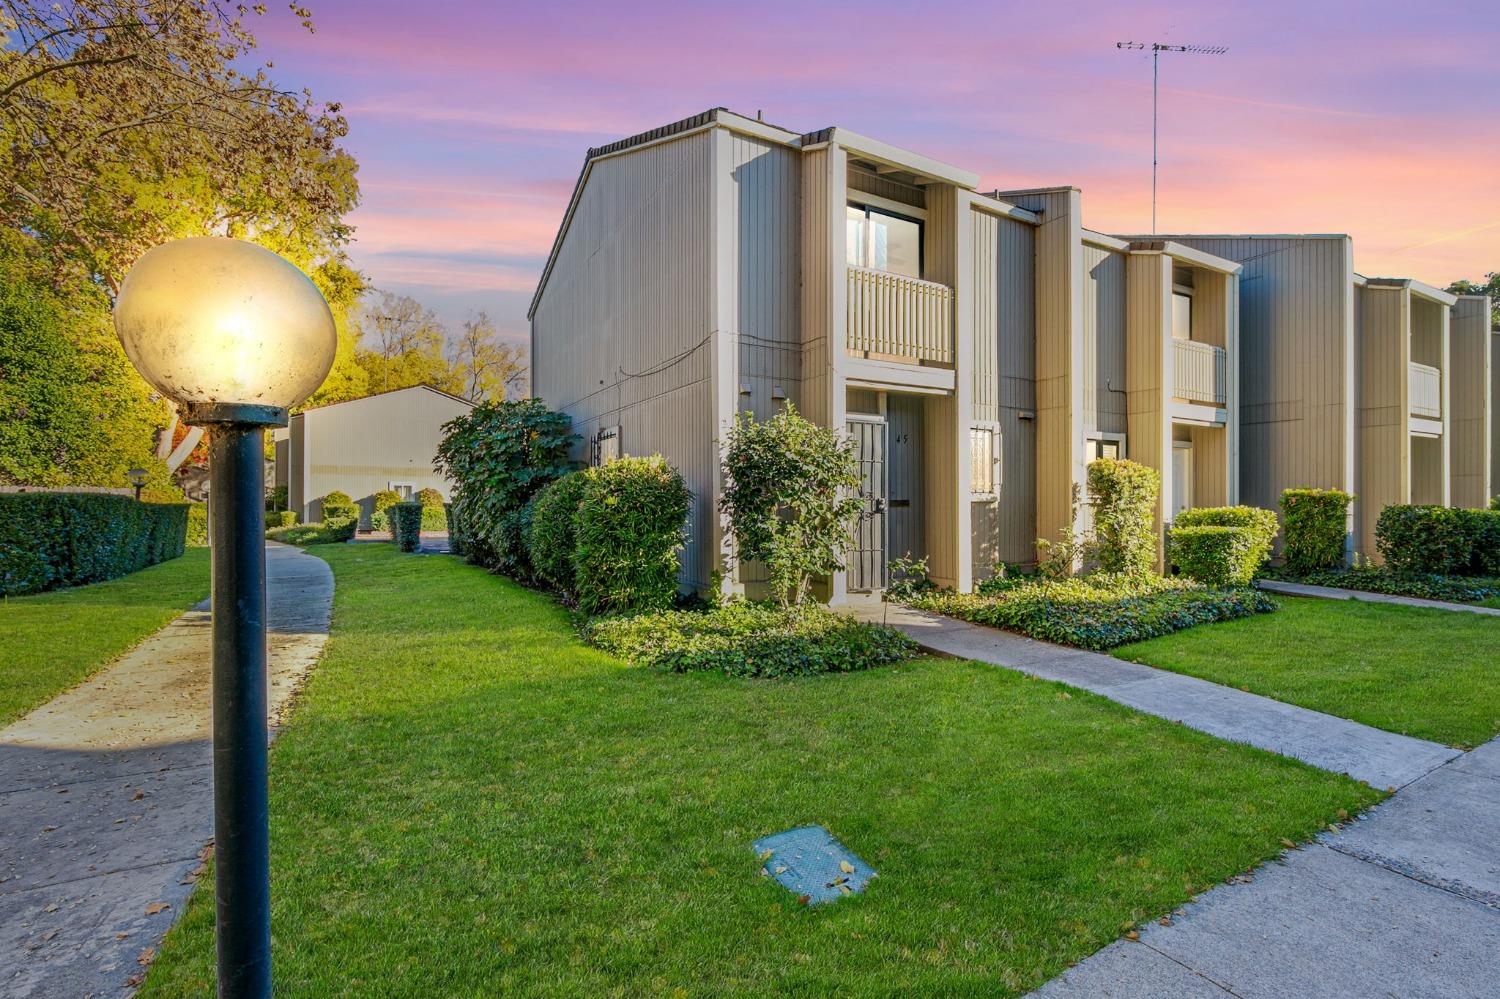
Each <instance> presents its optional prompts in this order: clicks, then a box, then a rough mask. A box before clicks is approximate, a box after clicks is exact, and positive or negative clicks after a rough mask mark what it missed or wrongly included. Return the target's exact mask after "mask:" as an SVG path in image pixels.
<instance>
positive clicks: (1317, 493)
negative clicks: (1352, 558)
mask: <svg viewBox="0 0 1500 999" xmlns="http://www.w3.org/2000/svg"><path fill="white" fill-rule="evenodd" d="M1352 502H1354V497H1353V495H1351V494H1349V493H1346V492H1344V491H1343V490H1340V489H1287V490H1284V491H1283V492H1282V494H1281V520H1282V525H1283V526H1282V532H1283V541H1284V544H1283V546H1282V555H1283V556H1285V558H1286V567H1287V569H1288V570H1289V571H1290V572H1292V573H1294V574H1301V573H1307V572H1318V571H1320V570H1323V569H1333V568H1337V567H1338V566H1341V565H1343V564H1344V542H1345V541H1346V540H1347V539H1348V537H1349V504H1350V503H1352Z"/></svg>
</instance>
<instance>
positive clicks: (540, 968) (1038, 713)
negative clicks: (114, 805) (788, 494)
mask: <svg viewBox="0 0 1500 999" xmlns="http://www.w3.org/2000/svg"><path fill="white" fill-rule="evenodd" d="M316 554H317V555H318V556H319V557H320V558H323V559H326V560H327V561H328V562H329V563H331V564H332V566H333V568H334V571H335V574H336V579H337V590H336V597H335V605H334V621H333V635H332V638H331V640H330V642H329V645H328V648H327V651H326V653H325V658H324V660H323V662H322V663H321V664H320V665H319V666H318V668H317V669H316V670H315V671H314V672H313V674H312V676H311V678H310V681H309V683H308V685H307V687H306V689H305V691H304V693H303V694H302V695H301V700H300V702H299V705H298V707H297V710H296V712H295V713H294V715H293V717H292V720H291V723H290V725H289V726H288V727H287V729H286V730H285V731H284V733H283V735H282V736H281V738H280V739H279V740H278V741H277V743H276V745H275V747H274V749H273V755H272V779H271V805H272V822H273V828H272V843H273V847H272V870H273V877H274V889H273V898H274V917H273V918H274V924H273V925H274V927H275V960H276V975H277V995H278V996H281V997H300V996H307V997H314V996H315V997H332V996H369V995H379V996H438V995H440V996H445V997H454V996H456V997H479V996H495V995H507V996H510V995H517V996H520V995H542V996H588V997H594V996H621V995H664V996H666V995H684V996H738V995H768V996H769V995H808V996H812V995H829V994H840V995H853V996H865V995H893V994H904V995H973V994H981V993H982V994H986V995H1017V994H1020V993H1023V992H1025V991H1027V990H1029V989H1031V988H1033V987H1035V986H1036V985H1038V984H1040V983H1041V982H1043V981H1045V980H1046V979H1048V978H1050V977H1051V976H1053V975H1055V974H1056V973H1058V972H1060V971H1062V970H1063V969H1064V968H1066V967H1067V966H1068V964H1069V963H1070V962H1073V961H1077V960H1079V959H1081V958H1082V957H1084V956H1085V955H1087V954H1089V953H1091V952H1093V951H1094V950H1097V949H1098V948H1099V947H1101V946H1103V945H1105V944H1107V943H1109V942H1110V941H1112V940H1114V939H1116V938H1117V937H1118V936H1119V934H1120V933H1121V932H1122V931H1123V930H1124V929H1125V928H1127V927H1129V926H1131V925H1133V924H1135V923H1138V922H1140V921H1144V920H1147V919H1151V918H1156V917H1158V916H1160V915H1162V914H1164V913H1167V912H1169V911H1170V910H1171V909H1172V908H1173V907H1174V906H1177V905H1179V904H1181V903H1182V902H1183V900H1185V899H1186V898H1188V897H1189V895H1190V894H1192V893H1194V892H1197V891H1201V890H1203V889H1204V888H1206V887H1207V886H1209V885H1212V884H1215V883H1217V882H1219V881H1221V880H1222V879H1224V878H1226V877H1229V876H1232V875H1234V874H1235V873H1237V872H1239V871H1242V870H1245V869H1247V868H1249V867H1251V866H1253V865H1255V864H1256V863H1257V862H1259V861H1262V860H1264V859H1266V858H1269V857H1272V856H1274V855H1276V854H1278V853H1279V852H1280V851H1281V849H1282V846H1281V842H1280V841H1281V839H1282V837H1290V838H1292V839H1301V838H1304V837H1307V836H1309V835H1310V834H1312V833H1313V832H1315V831H1316V830H1318V829H1320V828H1322V827H1323V826H1324V825H1325V824H1326V823H1328V822H1329V821H1330V820H1333V819H1335V818H1336V817H1337V815H1338V813H1339V810H1340V809H1348V810H1351V811H1352V810H1354V809H1356V808H1359V807H1361V806H1363V805H1366V804H1369V803H1370V802H1372V801H1374V800H1375V799H1376V798H1377V797H1378V795H1377V793H1376V792H1374V791H1372V790H1370V789H1369V788H1367V787H1365V786H1363V785H1359V784H1356V783H1354V782H1353V781H1350V780H1348V779H1347V778H1344V777H1341V776H1335V775H1332V774H1326V773H1322V772H1319V771H1315V770H1312V769H1310V768H1307V767H1305V766H1303V765H1301V764H1298V763H1295V762H1293V761H1290V760H1287V759H1283V758H1280V757H1274V756H1271V755H1270V754H1266V753H1262V752H1259V751H1256V750H1253V749H1250V748H1248V747H1244V746H1239V745H1235V744H1231V743H1227V742H1220V741H1217V740H1214V739H1212V738H1209V737H1207V736H1204V735H1201V734H1199V733H1196V732H1192V731H1190V730H1187V729H1185V728H1183V727H1181V726H1177V725H1172V724H1169V723H1166V722H1163V721H1161V720H1158V719H1155V718H1151V717H1147V716H1145V715H1140V714H1136V713H1134V712H1131V711H1129V710H1127V709H1125V708H1122V707H1119V706H1117V705H1114V704H1112V703H1110V702H1107V701H1104V700H1102V699H1098V698H1095V697H1093V696H1091V695H1087V694H1084V693H1082V692H1072V693H1070V692H1069V691H1067V690H1066V689H1065V688H1063V687H1062V686H1060V685H1057V684H1051V683H1047V682H1044V681H1039V680H1033V679H1028V678H1025V677H1023V676H1021V675H1019V674H1016V673H1012V672H1010V671H1007V670H1002V669H996V668H994V667H988V666H983V665H979V664H975V663H965V662H954V661H949V660H919V661H915V662H911V663H908V664H902V665H898V666H889V667H883V668H879V669H872V670H867V671H863V672H859V673H849V674H829V675H824V676H817V677H807V678H799V679H794V680H762V681H751V680H741V679H733V678H730V677H727V676H725V675H723V674H722V673H713V672H704V673H692V674H686V675H674V674H669V673H665V672H662V671H658V670H652V669H645V668H630V667H626V666H624V665H623V664H622V663H621V662H620V661H618V660H616V659H613V658H611V657H610V656H608V655H606V654H604V653H603V652H600V651H597V650H592V649H589V648H587V647H585V646H583V645H582V644H581V643H580V642H579V641H578V640H577V638H576V637H575V635H574V633H573V631H572V627H571V624H570V622H569V619H568V617H567V615H566V614H565V612H564V611H562V610H561V609H559V608H558V607H557V606H555V605H554V604H553V603H552V602H551V601H549V600H548V599H547V598H546V597H544V596H542V595H540V594H537V593H533V592H530V591H526V590H523V589H521V588H519V587H517V586H515V585H513V584H511V583H509V582H508V581H506V580H504V579H501V578H499V577H496V576H491V575H487V574H485V573H483V572H481V571H479V570H477V569H474V568H473V567H470V566H466V565H463V564H461V563H459V562H458V561H456V560H454V559H449V558H439V557H419V556H411V555H398V554H396V553H395V551H394V549H393V548H392V547H391V546H389V545H359V546H348V547H339V546H334V547H324V548H321V549H319V550H317V551H316ZM813 822H817V823H822V824H824V825H826V826H827V827H828V828H829V829H830V830H831V831H832V832H833V833H834V835H836V836H838V837H840V838H841V839H842V840H843V841H844V842H845V843H846V844H847V845H848V846H849V847H850V848H851V849H853V850H855V852H857V853H859V854H860V855H861V856H862V857H864V858H865V859H866V860H868V861H870V862H871V863H872V864H873V865H874V866H875V868H876V869H877V870H878V871H879V872H880V877H879V878H878V879H876V880H875V882H874V883H873V884H872V886H871V888H870V890H869V891H868V892H867V893H866V894H864V895H862V896H857V897H851V898H847V899H843V900H841V901H839V902H837V903H834V904H833V905H831V906H827V907H822V908H816V909H805V908H802V907H800V906H798V905H797V904H796V902H795V900H794V899H793V898H792V896H791V895H790V894H788V893H787V892H786V891H784V890H783V889H782V888H780V887H779V886H777V885H776V884H775V883H774V882H772V881H770V880H769V879H766V878H763V877H761V876H760V875H759V873H758V869H759V863H758V861H757V859H756V857H755V855H754V853H753V852H752V850H751V848H750V843H751V841H752V840H754V839H755V838H757V837H759V836H762V835H764V834H767V833H771V832H777V831H780V830H783V829H787V828H790V827H793V826H798V825H802V824H806V823H813ZM212 903H213V894H212V878H211V874H210V875H209V876H208V877H205V879H204V881H203V882H202V883H201V884H200V886H199V888H198V890H197V892H196V894H195V896H194V898H193V900H192V903H191V905H190V906H189V909H188V912H187V913H186V914H185V916H184V918H183V920H182V921H181V922H180V923H179V924H178V926H177V927H176V928H175V929H174V930H173V931H172V933H171V934H170V936H169V937H168V939H167V941H166V943H165V945H164V947H163V949H162V952H161V955H160V956H159V957H158V959H157V961H156V963H155V965H154V966H153V967H152V968H151V971H150V974H149V976H148V978H147V982H146V986H145V990H144V991H143V992H142V993H141V995H142V996H151V997H164V996H167V997H175V996H184V997H186V996H193V997H199V996H204V995H208V994H210V993H211V992H212V974H213V972H212V966H213V950H214V948H213V904H212Z"/></svg>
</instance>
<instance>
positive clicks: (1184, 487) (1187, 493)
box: [1169, 441, 1193, 520]
mask: <svg viewBox="0 0 1500 999" xmlns="http://www.w3.org/2000/svg"><path fill="white" fill-rule="evenodd" d="M1192 505H1193V445H1191V444H1189V443H1187V442H1185V441H1176V442H1175V443H1174V444H1173V445H1172V505H1171V506H1170V507H1169V510H1170V513H1171V515H1172V519H1173V520H1176V519H1177V515H1178V514H1179V513H1181V512H1182V511H1184V510H1188V509H1191V508H1192Z"/></svg>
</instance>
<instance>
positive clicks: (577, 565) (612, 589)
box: [573, 455, 690, 614]
mask: <svg viewBox="0 0 1500 999" xmlns="http://www.w3.org/2000/svg"><path fill="white" fill-rule="evenodd" d="M582 475H583V480H584V486H583V496H582V500H581V502H580V503H579V506H578V515H577V519H576V531H577V535H576V539H575V544H574V548H573V578H574V586H575V589H576V592H577V596H578V606H579V607H580V608H581V609H582V610H584V611H585V612H587V613H590V614H620V613H630V612H634V611H647V610H662V609H664V608H667V607H670V606H671V605H672V601H673V598H674V597H675V596H676V595H677V571H678V568H679V562H678V554H677V553H678V550H679V549H680V548H681V547H682V543H683V527H684V525H685V524H686V522H687V514H688V500H689V498H690V497H689V494H688V489H687V486H686V485H685V484H684V483H683V481H682V476H681V475H679V474H678V472H677V470H676V469H675V468H673V467H672V466H671V465H669V464H668V463H667V461H666V459H665V458H663V457H661V455H654V456H652V457H650V458H617V459H615V460H614V461H610V462H607V463H605V464H603V465H600V466H599V467H598V468H590V469H588V470H587V471H585V472H583V473H582Z"/></svg>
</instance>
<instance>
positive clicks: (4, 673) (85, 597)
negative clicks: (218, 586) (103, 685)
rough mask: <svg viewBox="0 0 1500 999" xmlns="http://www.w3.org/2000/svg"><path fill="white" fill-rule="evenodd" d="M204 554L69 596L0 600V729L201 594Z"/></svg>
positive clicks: (195, 551) (192, 553)
mask: <svg viewBox="0 0 1500 999" xmlns="http://www.w3.org/2000/svg"><path fill="white" fill-rule="evenodd" d="M208 585H209V584H208V549H207V548H189V549H188V550H187V552H186V554H184V555H183V556H182V557H181V558H176V559H172V560H171V561H170V562H162V563H160V564H159V565H153V566H151V567H149V568H146V569H142V570H141V571H139V572H135V573H131V574H130V575H128V576H121V577H120V578H119V579H111V580H109V581H108V582H104V583H93V584H91V585H89V586H79V587H75V588H74V589H70V590H54V591H52V592H51V593H38V594H35V595H32V596H26V597H11V598H9V599H8V600H0V725H4V724H8V723H10V722H12V721H15V720H16V719H17V718H19V717H21V716H22V715H24V714H25V713H26V712H28V711H30V710H31V709H32V708H34V707H36V706H37V705H39V704H45V703H46V702H47V701H49V700H51V699H52V698H53V697H55V696H57V695H58V694H60V693H62V692H63V691H65V690H67V689H68V688H69V687H72V686H74V685H75V684H77V683H80V682H82V681H83V680H85V679H87V678H88V677H89V676H90V675H92V674H93V673H94V672H95V671H97V670H98V669H99V668H100V667H102V666H105V665H107V664H108V663H110V662H112V661H113V660H115V659H117V658H119V657H120V656H121V655H123V654H124V653H125V652H127V651H129V650H130V649H131V648H133V647H134V646H135V645H137V644H138V643H139V642H140V641H141V640H142V639H144V638H146V637H147V636H148V635H150V634H151V633H152V632H154V631H156V630H157V629H158V628H160V627H162V625H164V624H166V623H167V622H168V621H171V620H172V619H173V618H175V617H176V616H177V615H179V614H181V613H182V612H183V611H185V610H187V609H188V608H190V607H192V606H193V605H194V604H196V603H198V602H199V601H200V600H202V599H204V598H205V597H207V596H208Z"/></svg>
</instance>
